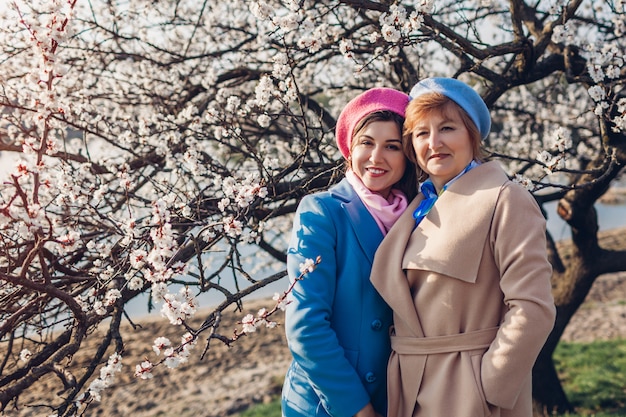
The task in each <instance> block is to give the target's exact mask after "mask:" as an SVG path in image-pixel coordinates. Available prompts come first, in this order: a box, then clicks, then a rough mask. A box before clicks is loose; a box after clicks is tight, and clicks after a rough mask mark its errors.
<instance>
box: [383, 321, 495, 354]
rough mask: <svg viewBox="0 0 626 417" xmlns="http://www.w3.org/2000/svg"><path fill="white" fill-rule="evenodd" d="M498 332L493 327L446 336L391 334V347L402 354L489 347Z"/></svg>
mask: <svg viewBox="0 0 626 417" xmlns="http://www.w3.org/2000/svg"><path fill="white" fill-rule="evenodd" d="M497 332H498V327H491V328H488V329H482V330H476V331H473V332H466V333H459V334H453V335H446V336H432V337H403V336H391V348H392V349H393V350H394V351H395V352H396V353H398V354H400V355H430V354H436V353H450V352H461V351H466V350H474V349H483V348H486V347H489V345H490V344H491V342H493V340H494V339H495V337H496V333H497Z"/></svg>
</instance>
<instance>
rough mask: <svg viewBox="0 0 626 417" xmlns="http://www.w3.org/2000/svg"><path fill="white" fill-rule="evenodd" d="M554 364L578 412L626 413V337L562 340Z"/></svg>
mask: <svg viewBox="0 0 626 417" xmlns="http://www.w3.org/2000/svg"><path fill="white" fill-rule="evenodd" d="M554 364H555V366H556V370H557V372H558V374H559V378H560V379H561V382H562V385H563V389H564V390H565V392H566V394H567V397H568V398H569V400H570V401H571V403H572V405H573V406H574V407H576V409H577V410H578V412H579V413H580V415H593V416H626V388H624V381H626V340H610V341H595V342H592V343H569V342H561V343H559V345H558V347H557V349H556V351H555V353H554ZM599 411H602V414H599V413H598V412H599Z"/></svg>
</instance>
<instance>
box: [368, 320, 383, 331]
mask: <svg viewBox="0 0 626 417" xmlns="http://www.w3.org/2000/svg"><path fill="white" fill-rule="evenodd" d="M371 326H372V330H380V329H381V328H382V327H383V322H382V321H380V320H378V319H376V320H374V321H373V322H372V324H371Z"/></svg>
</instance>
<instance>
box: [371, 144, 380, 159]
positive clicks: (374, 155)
mask: <svg viewBox="0 0 626 417" xmlns="http://www.w3.org/2000/svg"><path fill="white" fill-rule="evenodd" d="M382 152H383V147H382V146H375V147H374V149H372V153H371V154H370V161H372V162H375V161H381V160H382V159H383V154H382Z"/></svg>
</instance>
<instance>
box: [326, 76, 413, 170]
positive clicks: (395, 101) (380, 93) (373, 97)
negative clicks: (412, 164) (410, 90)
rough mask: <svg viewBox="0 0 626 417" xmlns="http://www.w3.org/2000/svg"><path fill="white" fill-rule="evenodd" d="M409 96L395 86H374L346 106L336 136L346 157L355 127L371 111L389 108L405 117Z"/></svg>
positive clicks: (338, 123)
mask: <svg viewBox="0 0 626 417" xmlns="http://www.w3.org/2000/svg"><path fill="white" fill-rule="evenodd" d="M408 103H409V96H407V95H406V94H404V93H402V92H400V91H398V90H394V89H393V88H384V87H382V88H372V89H370V90H367V91H365V92H364V93H361V94H359V95H358V96H356V97H355V98H353V99H352V100H350V102H349V103H348V104H347V105H346V107H344V109H343V110H342V111H341V114H340V115H339V117H338V118H337V126H336V127H335V138H336V140H337V146H338V147H339V150H340V151H341V154H342V155H343V157H344V158H346V159H347V158H348V157H349V156H350V144H351V142H352V133H353V131H354V127H355V126H356V125H357V124H358V123H359V122H360V121H361V119H363V118H364V117H365V116H367V115H368V114H370V113H373V112H376V111H384V110H389V111H392V112H394V113H397V114H399V115H400V116H402V117H404V114H405V113H404V111H405V110H406V105H407V104H408Z"/></svg>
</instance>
